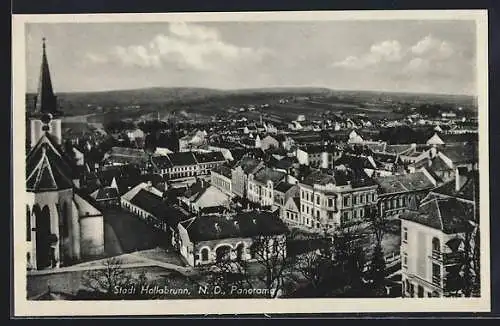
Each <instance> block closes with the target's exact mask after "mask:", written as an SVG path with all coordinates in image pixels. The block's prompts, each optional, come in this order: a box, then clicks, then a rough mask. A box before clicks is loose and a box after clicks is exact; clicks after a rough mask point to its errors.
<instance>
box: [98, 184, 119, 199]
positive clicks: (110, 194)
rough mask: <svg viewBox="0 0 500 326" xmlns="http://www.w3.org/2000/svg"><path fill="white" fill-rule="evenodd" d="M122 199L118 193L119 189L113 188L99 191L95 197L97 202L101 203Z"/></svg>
mask: <svg viewBox="0 0 500 326" xmlns="http://www.w3.org/2000/svg"><path fill="white" fill-rule="evenodd" d="M119 197H120V194H119V193H118V189H116V188H113V187H104V188H101V189H99V191H98V192H97V195H96V197H95V200H97V201H100V200H110V199H117V198H119Z"/></svg>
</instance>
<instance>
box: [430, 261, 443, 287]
mask: <svg viewBox="0 0 500 326" xmlns="http://www.w3.org/2000/svg"><path fill="white" fill-rule="evenodd" d="M432 283H433V284H436V285H439V286H441V266H440V265H439V264H436V263H433V264H432Z"/></svg>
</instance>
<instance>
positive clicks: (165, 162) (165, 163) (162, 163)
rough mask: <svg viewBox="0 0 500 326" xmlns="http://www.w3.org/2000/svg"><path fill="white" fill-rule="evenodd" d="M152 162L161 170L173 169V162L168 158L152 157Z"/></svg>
mask: <svg viewBox="0 0 500 326" xmlns="http://www.w3.org/2000/svg"><path fill="white" fill-rule="evenodd" d="M151 160H152V161H153V164H155V165H156V166H157V167H158V168H159V169H168V168H171V167H172V162H170V160H169V159H168V156H164V155H157V156H153V157H151Z"/></svg>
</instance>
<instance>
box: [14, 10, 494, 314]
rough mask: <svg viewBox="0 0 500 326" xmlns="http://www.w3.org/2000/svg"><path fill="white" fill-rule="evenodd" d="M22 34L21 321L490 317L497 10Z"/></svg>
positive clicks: (24, 23)
mask: <svg viewBox="0 0 500 326" xmlns="http://www.w3.org/2000/svg"><path fill="white" fill-rule="evenodd" d="M12 27H13V43H12V51H13V56H12V58H13V62H12V64H13V108H12V110H13V111H12V112H13V115H12V116H13V121H12V123H13V124H12V125H13V148H14V152H13V153H12V157H13V180H14V183H13V193H14V196H13V197H14V198H13V199H14V202H13V205H14V206H13V207H14V216H13V218H12V221H13V223H12V232H13V235H14V236H13V239H14V243H13V247H14V256H13V261H12V265H13V270H14V274H13V288H14V290H15V291H14V314H15V316H91V315H92V316H107V315H113V316H118V315H151V316H153V315H179V314H202V315H206V314H248V313H252V314H255V313H257V314H270V313H275V314H278V313H304V314H307V313H340V312H353V313H364V312H487V311H490V250H489V241H488V239H489V236H490V234H489V218H490V212H489V166H488V159H489V155H488V57H487V53H488V44H487V39H488V37H487V30H488V25H487V12H486V11H485V10H466V11H464V10H442V11H435V10H433V11H411V10H410V11H318V12H314V11H309V12H234V13H189V14H188V13H176V14H173V13H170V14H105V15H104V14H89V15H69V14H68V15H14V16H13V26H12Z"/></svg>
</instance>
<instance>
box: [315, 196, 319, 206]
mask: <svg viewBox="0 0 500 326" xmlns="http://www.w3.org/2000/svg"><path fill="white" fill-rule="evenodd" d="M316 205H319V196H316Z"/></svg>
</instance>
